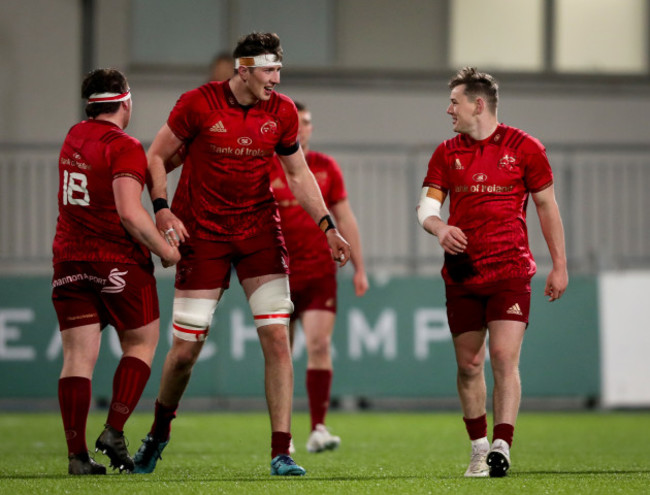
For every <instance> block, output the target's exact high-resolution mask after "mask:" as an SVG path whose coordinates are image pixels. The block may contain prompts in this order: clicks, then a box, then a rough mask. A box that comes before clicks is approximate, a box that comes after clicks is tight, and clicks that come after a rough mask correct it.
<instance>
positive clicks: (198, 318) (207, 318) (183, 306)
mask: <svg viewBox="0 0 650 495" xmlns="http://www.w3.org/2000/svg"><path fill="white" fill-rule="evenodd" d="M217 303H218V301H217V300H216V299H197V298H190V297H177V298H175V299H174V314H173V318H172V320H173V327H174V335H175V336H176V337H178V338H179V339H181V340H187V341H189V342H202V341H204V340H205V339H206V338H207V336H208V331H209V330H210V324H211V323H212V315H213V314H214V310H215V309H216V308H217Z"/></svg>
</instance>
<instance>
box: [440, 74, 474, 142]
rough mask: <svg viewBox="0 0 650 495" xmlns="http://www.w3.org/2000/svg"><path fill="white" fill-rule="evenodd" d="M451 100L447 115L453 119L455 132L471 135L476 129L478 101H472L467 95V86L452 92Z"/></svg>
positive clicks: (459, 86)
mask: <svg viewBox="0 0 650 495" xmlns="http://www.w3.org/2000/svg"><path fill="white" fill-rule="evenodd" d="M449 100H450V103H449V106H448V107H447V114H448V115H450V116H451V118H452V122H453V126H454V131H455V132H459V133H461V134H471V133H472V131H473V130H474V128H475V127H476V116H477V114H478V105H477V99H474V100H471V99H470V98H469V97H468V96H467V95H466V94H465V85H464V84H461V85H458V86H456V87H454V88H453V89H452V90H451V94H450V96H449Z"/></svg>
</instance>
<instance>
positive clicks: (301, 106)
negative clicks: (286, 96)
mask: <svg viewBox="0 0 650 495" xmlns="http://www.w3.org/2000/svg"><path fill="white" fill-rule="evenodd" d="M293 104H294V105H296V110H298V111H299V112H304V111H305V110H307V105H305V104H304V103H300V102H299V101H294V102H293Z"/></svg>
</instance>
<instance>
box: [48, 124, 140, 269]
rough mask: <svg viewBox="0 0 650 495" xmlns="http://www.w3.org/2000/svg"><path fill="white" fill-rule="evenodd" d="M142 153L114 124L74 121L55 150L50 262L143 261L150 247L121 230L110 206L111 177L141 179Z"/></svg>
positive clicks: (137, 144) (111, 203)
mask: <svg viewBox="0 0 650 495" xmlns="http://www.w3.org/2000/svg"><path fill="white" fill-rule="evenodd" d="M146 170H147V157H146V155H145V153H144V149H143V148H142V145H141V144H140V142H139V141H138V140H137V139H135V138H132V137H131V136H129V135H128V134H126V133H125V132H124V131H123V130H122V129H120V128H119V127H118V126H117V125H115V124H113V123H111V122H106V121H103V120H92V119H91V120H85V121H83V122H80V123H79V124H76V125H75V126H73V127H72V128H71V129H70V131H69V132H68V135H67V136H66V138H65V141H64V142H63V146H62V148H61V154H60V156H59V195H58V196H59V218H58V220H57V224H56V235H55V237H54V243H53V246H52V251H53V254H54V257H53V261H54V263H59V262H62V261H107V262H119V263H134V264H136V263H137V264H142V263H147V262H148V261H149V259H150V254H149V250H148V249H147V248H146V247H144V246H143V245H142V244H140V243H139V242H137V241H136V240H135V239H133V237H131V235H130V234H129V233H128V232H127V231H126V229H125V228H124V226H123V225H122V222H121V221H120V217H119V215H118V214H117V209H116V208H115V197H114V195H113V179H114V178H115V177H118V176H121V175H128V176H130V177H133V178H135V179H136V180H138V181H139V182H140V183H141V184H143V185H144V182H145V174H146Z"/></svg>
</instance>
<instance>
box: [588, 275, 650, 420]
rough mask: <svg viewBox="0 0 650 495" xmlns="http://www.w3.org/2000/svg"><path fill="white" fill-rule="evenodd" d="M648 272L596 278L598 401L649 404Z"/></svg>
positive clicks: (649, 314) (649, 277) (649, 326)
mask: <svg viewBox="0 0 650 495" xmlns="http://www.w3.org/2000/svg"><path fill="white" fill-rule="evenodd" d="M649 296H650V272H627V273H626V272H618V273H604V274H602V275H601V276H600V280H599V306H600V353H601V358H600V360H601V401H602V405H603V406H604V407H650V300H649Z"/></svg>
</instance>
